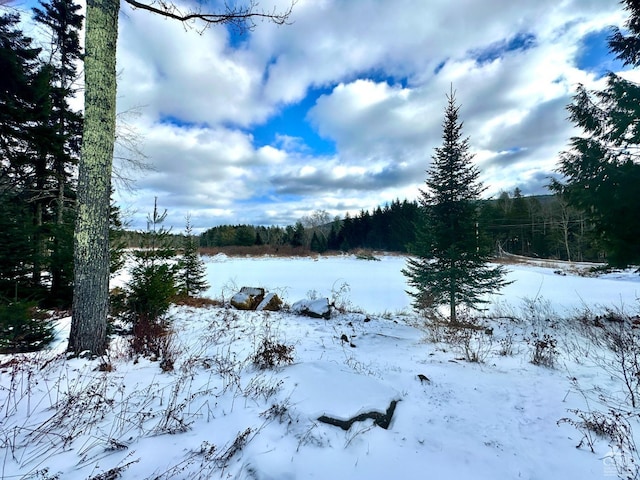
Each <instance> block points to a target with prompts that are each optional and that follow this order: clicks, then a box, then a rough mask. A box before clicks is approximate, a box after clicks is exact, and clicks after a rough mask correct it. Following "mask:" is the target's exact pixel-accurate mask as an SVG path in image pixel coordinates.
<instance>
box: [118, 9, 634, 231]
mask: <svg viewBox="0 0 640 480" xmlns="http://www.w3.org/2000/svg"><path fill="white" fill-rule="evenodd" d="M288 6H289V3H288V2H287V0H263V1H262V2H261V3H260V5H259V7H260V8H264V9H265V10H268V11H270V10H271V9H272V8H275V9H276V10H278V9H279V10H285V9H286V8H288ZM205 8H206V6H205ZM624 19H625V14H624V12H623V10H622V8H621V5H620V4H619V2H618V0H562V1H559V0H519V1H518V2H514V1H512V0H482V1H479V0H458V1H456V2H451V1H449V0H429V1H426V0H393V1H391V0H298V1H297V3H296V4H295V6H294V8H293V12H292V14H291V17H290V24H289V25H285V26H276V25H273V24H270V23H258V24H257V25H256V28H255V29H254V30H253V31H251V32H248V33H246V34H244V35H240V34H238V32H235V31H233V30H230V29H228V28H226V27H212V28H209V29H207V30H205V31H204V32H201V31H199V29H198V25H193V26H185V25H182V24H180V23H178V22H175V21H171V20H167V19H164V18H161V17H158V16H155V15H153V14H151V13H149V12H146V11H142V10H133V9H132V8H131V7H130V6H129V5H128V4H127V3H126V2H122V8H121V13H120V23H119V28H120V31H119V40H118V55H117V69H118V73H119V78H118V112H119V123H120V125H121V126H120V130H119V137H120V138H126V137H128V136H129V135H131V133H132V132H134V133H135V134H136V138H137V147H138V148H139V149H140V150H141V151H142V152H144V154H145V155H146V162H147V163H148V164H149V165H150V166H151V167H152V169H150V170H145V171H136V170H135V169H134V170H132V169H130V168H128V167H127V162H124V163H123V162H122V161H121V160H120V159H119V158H118V159H116V161H115V166H116V169H117V171H118V172H120V174H121V175H125V176H128V177H130V178H131V179H132V180H134V183H133V190H132V191H131V190H127V189H126V188H123V187H122V186H120V185H117V191H116V201H117V203H118V204H119V205H120V206H121V208H122V209H123V212H124V213H125V215H126V216H127V217H128V221H129V222H130V227H131V228H135V229H144V228H145V227H146V221H145V219H146V216H147V214H148V213H149V212H150V211H151V210H152V209H153V203H154V198H156V197H157V201H158V205H159V207H160V208H161V209H167V213H168V215H167V220H166V222H165V225H166V226H172V227H173V228H174V230H176V231H181V230H182V229H183V228H184V224H185V217H186V216H187V215H189V216H190V218H191V223H192V224H193V226H194V228H195V230H196V231H202V230H204V229H206V228H209V227H212V226H216V225H221V224H254V225H280V226H285V225H289V224H293V223H295V222H296V221H297V220H298V219H300V218H301V217H303V216H305V215H309V214H310V213H312V212H313V211H316V210H325V211H326V212H328V213H329V214H330V215H331V216H332V217H333V216H336V215H337V216H340V217H343V216H344V215H345V213H347V212H349V213H351V214H352V215H353V214H357V213H358V212H359V211H360V210H361V209H365V210H372V209H373V208H375V207H376V206H378V205H384V204H385V203H389V202H391V201H393V200H394V199H396V198H398V199H400V200H403V199H405V198H406V199H408V200H415V199H417V197H418V195H419V189H420V188H421V186H422V185H423V183H424V180H425V178H426V173H425V171H426V170H427V169H428V168H429V165H430V162H431V157H432V155H433V149H434V148H435V147H437V146H439V145H440V144H441V141H442V137H441V136H442V121H443V115H444V109H445V106H446V103H447V97H446V95H447V94H448V93H449V92H450V91H451V89H452V88H453V90H454V91H455V96H456V99H457V102H458V104H459V105H460V107H461V108H460V119H461V120H462V121H463V122H464V129H463V134H464V135H465V136H468V137H469V142H470V146H471V149H472V152H473V153H474V154H475V157H474V162H475V163H476V165H477V166H478V168H479V169H480V171H481V180H482V182H483V184H484V186H485V187H487V190H486V196H487V197H490V196H496V195H498V194H499V193H500V192H502V191H508V192H512V191H513V190H514V189H515V188H519V189H520V190H521V191H522V192H523V193H524V194H526V195H529V194H545V193H548V190H547V189H546V185H548V183H549V179H550V177H551V176H554V175H555V173H554V169H555V168H556V166H557V160H558V155H559V153H560V152H561V151H563V150H565V149H566V148H567V145H568V141H569V138H570V137H571V136H572V135H575V134H577V133H578V132H577V131H576V130H575V129H574V128H573V126H572V124H571V123H570V122H569V121H568V120H567V111H566V106H567V105H568V104H569V103H570V102H571V98H572V95H573V94H574V93H575V90H576V86H577V85H578V84H584V85H586V86H587V87H589V88H599V87H602V85H603V75H604V74H605V73H606V72H607V71H609V70H613V71H618V70H619V69H620V68H621V67H620V64H619V63H617V62H616V61H614V59H613V57H612V56H611V55H609V54H608V51H607V45H606V38H607V35H608V34H609V27H610V26H611V25H619V26H621V25H622V24H623V22H624ZM635 73H636V72H628V75H634V74H635ZM116 155H117V157H132V156H134V155H133V154H131V153H129V152H127V151H126V150H123V149H122V148H120V149H119V151H118V152H117V153H116Z"/></svg>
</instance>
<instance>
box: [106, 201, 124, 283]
mask: <svg viewBox="0 0 640 480" xmlns="http://www.w3.org/2000/svg"><path fill="white" fill-rule="evenodd" d="M125 233H126V232H125V230H124V224H123V223H122V218H121V217H120V207H118V206H117V205H115V204H113V203H112V204H111V218H110V227H109V272H110V273H111V274H112V275H113V274H114V273H116V272H117V271H119V270H120V269H122V268H123V267H124V265H125V263H126V259H127V256H126V251H125V250H126V248H127V243H126V241H125V239H124V237H125Z"/></svg>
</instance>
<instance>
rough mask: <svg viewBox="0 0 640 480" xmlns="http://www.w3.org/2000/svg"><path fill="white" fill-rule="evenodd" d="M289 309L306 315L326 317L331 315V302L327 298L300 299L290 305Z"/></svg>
mask: <svg viewBox="0 0 640 480" xmlns="http://www.w3.org/2000/svg"><path fill="white" fill-rule="evenodd" d="M291 311H292V312H294V313H298V314H300V315H306V316H307V317H313V318H324V319H328V318H329V317H331V304H330V303H329V299H328V298H318V299H316V300H300V301H298V302H296V303H294V304H293V305H291Z"/></svg>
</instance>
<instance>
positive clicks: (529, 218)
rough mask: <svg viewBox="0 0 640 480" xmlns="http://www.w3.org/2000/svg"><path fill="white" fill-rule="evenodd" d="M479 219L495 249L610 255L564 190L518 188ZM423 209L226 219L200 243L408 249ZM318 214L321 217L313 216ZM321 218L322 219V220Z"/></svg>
mask: <svg viewBox="0 0 640 480" xmlns="http://www.w3.org/2000/svg"><path fill="white" fill-rule="evenodd" d="M477 209H478V211H479V220H478V221H479V222H480V223H481V225H479V226H482V227H483V228H482V230H483V232H484V235H488V237H489V238H485V239H484V240H485V241H488V242H489V243H490V244H491V245H493V248H494V252H495V253H496V254H500V253H512V254H516V255H524V256H530V257H539V258H555V259H561V260H572V261H606V259H607V255H606V251H605V250H604V249H603V245H602V244H601V242H599V240H598V236H597V234H596V231H595V229H594V227H593V225H591V224H590V223H589V222H588V220H587V216H586V215H585V214H584V213H583V212H581V211H580V210H577V209H576V208H575V207H572V206H571V205H569V204H568V203H567V202H566V201H565V200H564V199H563V198H562V196H560V195H539V196H524V195H522V192H521V191H520V190H519V189H518V188H516V189H515V190H514V191H513V192H511V193H510V192H502V193H501V194H500V195H499V196H498V197H497V198H494V199H490V200H480V201H478V202H477ZM420 215H421V211H420V206H419V204H418V202H417V201H408V200H403V201H400V200H397V199H396V200H394V201H392V202H391V203H390V204H386V205H384V206H380V207H377V208H375V209H374V210H373V211H371V212H370V211H368V210H361V211H360V212H359V213H358V214H357V215H354V216H352V215H350V214H349V213H347V214H346V215H345V216H344V218H342V219H341V218H339V217H337V218H334V219H333V220H331V219H330V217H329V215H328V214H327V213H326V212H323V211H317V212H314V213H313V214H311V216H310V217H305V218H303V219H301V220H300V221H298V222H296V224H295V225H289V226H286V227H278V226H270V227H264V226H253V225H221V226H216V227H212V228H210V229H208V230H206V231H205V232H204V233H202V234H201V235H200V246H201V247H204V248H216V247H227V246H244V247H250V246H261V245H269V246H272V247H275V248H278V247H280V246H284V245H288V246H291V247H299V248H300V249H301V250H308V251H312V252H319V253H323V252H325V251H328V250H329V251H343V252H348V251H351V250H355V249H372V250H384V251H390V252H401V253H409V252H411V251H412V246H413V245H414V244H415V242H416V225H417V223H418V221H419V219H420ZM314 217H315V219H316V221H315V222H314V221H313V218H314ZM318 220H320V221H318Z"/></svg>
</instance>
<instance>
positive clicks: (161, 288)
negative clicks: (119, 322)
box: [126, 199, 177, 353]
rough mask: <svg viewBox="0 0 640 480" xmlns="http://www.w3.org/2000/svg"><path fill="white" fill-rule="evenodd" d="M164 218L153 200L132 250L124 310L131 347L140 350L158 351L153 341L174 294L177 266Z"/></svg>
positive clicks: (144, 351)
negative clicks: (149, 213) (129, 331)
mask: <svg viewBox="0 0 640 480" xmlns="http://www.w3.org/2000/svg"><path fill="white" fill-rule="evenodd" d="M166 217H167V211H166V210H165V211H164V212H163V213H160V212H159V211H158V202H157V199H156V200H155V202H154V205H153V213H152V214H151V215H149V216H148V217H147V230H146V232H141V237H140V238H141V239H142V241H141V244H140V246H139V247H140V248H139V249H138V250H136V251H135V252H134V253H133V267H132V269H131V280H130V281H129V283H128V284H127V300H126V309H127V312H128V317H129V318H128V319H129V320H130V321H131V322H132V324H133V333H134V340H133V348H134V350H135V351H136V352H139V353H157V351H156V350H157V344H156V340H157V339H158V337H159V336H161V335H162V333H163V331H164V330H165V324H166V322H165V321H164V320H163V318H162V317H163V315H164V314H165V313H167V311H168V310H169V307H170V306H171V302H172V301H173V299H174V297H175V295H176V293H177V288H176V275H177V269H176V266H175V265H174V264H173V263H172V262H171V260H172V259H173V258H174V257H175V254H176V252H175V249H174V248H173V245H172V241H171V236H170V233H171V230H170V229H166V228H164V227H163V226H162V223H163V222H164V221H165V219H166Z"/></svg>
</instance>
